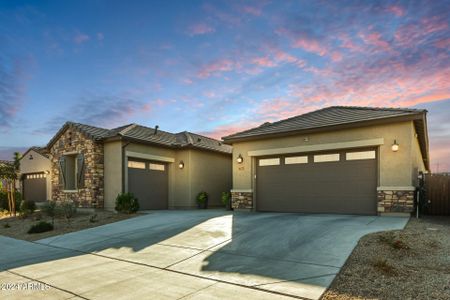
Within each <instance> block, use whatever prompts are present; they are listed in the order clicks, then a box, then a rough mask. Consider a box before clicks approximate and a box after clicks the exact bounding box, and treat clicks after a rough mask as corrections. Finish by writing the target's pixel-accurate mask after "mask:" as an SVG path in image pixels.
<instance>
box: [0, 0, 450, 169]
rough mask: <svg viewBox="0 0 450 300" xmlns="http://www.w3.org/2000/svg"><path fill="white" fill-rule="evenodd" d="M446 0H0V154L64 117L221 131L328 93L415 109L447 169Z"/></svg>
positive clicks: (305, 105) (52, 128) (449, 33)
mask: <svg viewBox="0 0 450 300" xmlns="http://www.w3.org/2000/svg"><path fill="white" fill-rule="evenodd" d="M449 21H450V0H449V1H438V0H435V1H432V0H430V1H398V2H395V1H286V0H273V1H223V2H222V1H167V0H164V1H1V2H0V159H9V158H11V157H12V152H13V151H16V150H19V151H23V150H24V149H25V148H27V147H29V146H32V145H45V144H46V143H47V142H48V140H49V139H50V138H51V137H52V136H53V135H54V134H55V133H56V131H57V130H58V129H59V128H60V127H61V126H62V125H63V124H64V122H65V121H68V120H70V121H75V122H81V123H87V124H91V125H97V126H101V127H106V128H111V127H115V126H119V125H123V124H127V123H139V124H142V125H147V126H150V127H153V126H155V125H159V126H160V128H161V129H162V130H166V131H171V132H179V131H183V130H189V131H192V132H197V133H202V134H206V135H209V136H212V137H217V138H220V137H222V136H224V135H227V134H230V133H233V132H236V131H240V130H243V129H247V128H250V127H254V126H257V125H260V124H261V123H264V122H266V121H274V120H278V119H282V118H287V117H290V116H294V115H298V114H301V113H304V112H308V111H311V110H315V109H318V108H322V107H325V106H330V105H357V106H387V107H413V108H426V109H427V110H428V111H429V114H428V123H429V135H430V140H431V165H432V168H433V169H434V170H435V171H436V169H437V168H438V164H439V171H450V50H449V49H450V27H449V26H450V24H449Z"/></svg>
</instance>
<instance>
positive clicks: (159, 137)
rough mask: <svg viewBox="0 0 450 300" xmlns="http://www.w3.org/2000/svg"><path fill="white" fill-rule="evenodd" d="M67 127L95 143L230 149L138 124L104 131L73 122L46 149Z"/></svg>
mask: <svg viewBox="0 0 450 300" xmlns="http://www.w3.org/2000/svg"><path fill="white" fill-rule="evenodd" d="M68 127H72V128H76V129H78V130H80V131H81V132H82V133H84V134H86V135H87V136H88V137H90V138H92V139H94V140H96V141H103V140H105V139H108V138H114V137H120V138H125V139H129V140H134V141H137V142H143V143H152V144H157V145H162V146H165V147H171V148H185V147H191V148H197V149H203V150H210V151H217V152H223V153H228V154H229V153H231V149H232V147H231V146H229V145H225V144H223V143H222V142H220V141H218V140H215V139H212V138H209V137H205V136H201V135H198V134H195V133H191V132H187V131H183V132H180V133H176V134H174V133H170V132H167V131H163V130H160V129H158V130H156V131H155V128H150V127H146V126H142V125H138V124H128V125H124V126H120V127H116V128H112V129H105V128H100V127H94V126H90V125H86V124H80V123H73V122H67V123H66V124H64V126H63V127H62V128H61V129H60V130H59V131H58V133H57V134H56V135H55V136H54V137H53V138H52V140H50V142H49V143H48V145H47V147H48V148H50V147H51V145H53V143H54V142H55V141H56V140H57V139H58V138H59V136H60V135H61V134H62V133H63V132H64V131H65V130H66V128H68Z"/></svg>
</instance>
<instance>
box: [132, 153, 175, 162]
mask: <svg viewBox="0 0 450 300" xmlns="http://www.w3.org/2000/svg"><path fill="white" fill-rule="evenodd" d="M125 154H126V156H127V157H134V158H142V159H148V160H155V161H162V162H170V163H173V162H175V159H174V158H173V157H167V156H159V155H152V154H145V153H139V152H133V151H126V153H125Z"/></svg>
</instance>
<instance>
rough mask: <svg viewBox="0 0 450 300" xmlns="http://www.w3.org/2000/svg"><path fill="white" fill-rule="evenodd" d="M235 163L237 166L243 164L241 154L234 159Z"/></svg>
mask: <svg viewBox="0 0 450 300" xmlns="http://www.w3.org/2000/svg"><path fill="white" fill-rule="evenodd" d="M236 161H237V163H238V164H242V163H243V162H244V158H243V157H242V155H241V154H239V156H238V157H237V158H236Z"/></svg>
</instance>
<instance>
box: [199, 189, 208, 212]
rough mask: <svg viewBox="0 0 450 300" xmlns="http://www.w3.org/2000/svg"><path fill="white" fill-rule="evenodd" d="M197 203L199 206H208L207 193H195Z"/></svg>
mask: <svg viewBox="0 0 450 300" xmlns="http://www.w3.org/2000/svg"><path fill="white" fill-rule="evenodd" d="M197 204H198V207H199V208H203V209H205V208H207V207H208V193H206V192H200V193H198V195H197Z"/></svg>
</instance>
